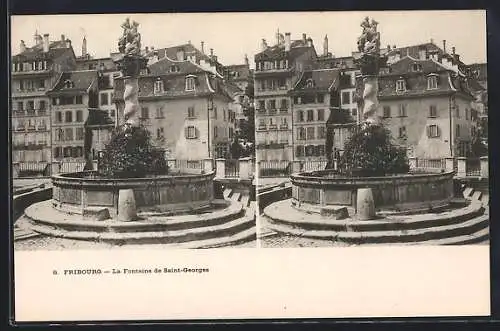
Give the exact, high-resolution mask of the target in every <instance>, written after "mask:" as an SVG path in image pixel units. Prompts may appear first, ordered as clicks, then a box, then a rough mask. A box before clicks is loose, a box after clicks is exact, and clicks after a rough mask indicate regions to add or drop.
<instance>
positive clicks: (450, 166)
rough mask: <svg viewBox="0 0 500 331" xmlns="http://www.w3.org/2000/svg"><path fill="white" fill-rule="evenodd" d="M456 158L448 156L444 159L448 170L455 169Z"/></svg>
mask: <svg viewBox="0 0 500 331" xmlns="http://www.w3.org/2000/svg"><path fill="white" fill-rule="evenodd" d="M453 161H454V159H453V158H452V157H447V158H445V159H444V162H445V170H446V171H453V170H455V169H454V167H453V163H454V162H453Z"/></svg>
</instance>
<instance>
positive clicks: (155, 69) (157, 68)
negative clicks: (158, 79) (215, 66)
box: [148, 58, 205, 75]
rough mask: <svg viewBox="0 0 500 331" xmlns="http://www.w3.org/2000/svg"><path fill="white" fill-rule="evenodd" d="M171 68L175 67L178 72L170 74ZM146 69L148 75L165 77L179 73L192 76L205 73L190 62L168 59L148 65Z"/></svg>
mask: <svg viewBox="0 0 500 331" xmlns="http://www.w3.org/2000/svg"><path fill="white" fill-rule="evenodd" d="M173 66H176V67H177V68H176V70H178V71H175V72H171V69H172V67H173ZM148 68H149V74H150V75H165V74H170V73H171V74H172V75H179V73H182V74H189V73H193V74H194V73H197V72H205V70H204V69H203V68H201V67H200V66H198V65H196V64H195V63H192V62H190V61H174V60H171V59H170V58H163V59H161V60H160V61H158V62H155V63H153V64H151V65H149V66H148Z"/></svg>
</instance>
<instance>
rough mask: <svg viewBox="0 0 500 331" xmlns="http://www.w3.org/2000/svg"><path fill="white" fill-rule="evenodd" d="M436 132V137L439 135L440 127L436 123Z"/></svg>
mask: <svg viewBox="0 0 500 331" xmlns="http://www.w3.org/2000/svg"><path fill="white" fill-rule="evenodd" d="M436 133H437V136H438V137H441V128H440V127H439V126H438V125H436Z"/></svg>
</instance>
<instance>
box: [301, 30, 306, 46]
mask: <svg viewBox="0 0 500 331" xmlns="http://www.w3.org/2000/svg"><path fill="white" fill-rule="evenodd" d="M306 39H307V35H306V34H305V33H303V34H302V42H303V43H304V45H305V44H306V42H307V40H306Z"/></svg>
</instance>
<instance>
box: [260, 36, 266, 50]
mask: <svg viewBox="0 0 500 331" xmlns="http://www.w3.org/2000/svg"><path fill="white" fill-rule="evenodd" d="M260 45H261V46H260V49H261V50H262V52H263V51H265V50H266V49H267V43H266V40H265V39H262V42H261V44H260Z"/></svg>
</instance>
